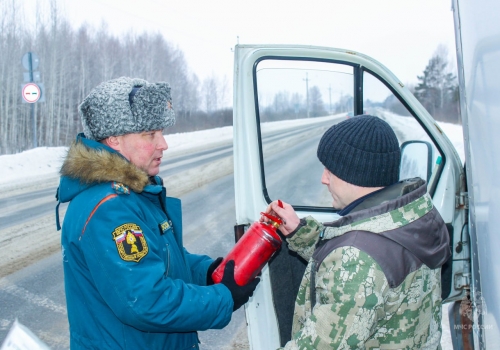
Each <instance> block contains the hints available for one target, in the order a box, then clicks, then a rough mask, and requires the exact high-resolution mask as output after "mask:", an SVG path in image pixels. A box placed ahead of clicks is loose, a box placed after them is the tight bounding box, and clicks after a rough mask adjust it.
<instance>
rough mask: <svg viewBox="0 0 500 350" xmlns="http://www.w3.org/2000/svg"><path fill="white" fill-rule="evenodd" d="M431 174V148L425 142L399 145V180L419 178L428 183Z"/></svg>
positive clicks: (408, 142) (409, 142) (413, 141)
mask: <svg viewBox="0 0 500 350" xmlns="http://www.w3.org/2000/svg"><path fill="white" fill-rule="evenodd" d="M431 172H432V146H431V144H430V143H429V142H427V141H416V140H412V141H406V142H403V144H402V145H401V165H400V168H399V179H400V180H404V179H409V178H413V177H420V178H421V179H423V180H425V181H427V183H428V182H429V179H430V177H431Z"/></svg>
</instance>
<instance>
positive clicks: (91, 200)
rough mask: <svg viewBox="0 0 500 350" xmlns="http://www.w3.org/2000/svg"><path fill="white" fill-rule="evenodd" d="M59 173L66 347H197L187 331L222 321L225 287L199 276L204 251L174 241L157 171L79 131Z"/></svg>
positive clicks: (174, 208) (173, 213) (177, 215)
mask: <svg viewBox="0 0 500 350" xmlns="http://www.w3.org/2000/svg"><path fill="white" fill-rule="evenodd" d="M61 175H62V176H61V181H60V185H59V189H58V199H59V201H60V203H64V202H70V203H69V206H68V209H67V212H66V215H65V218H64V224H63V227H62V254H63V264H64V280H65V289H66V300H67V308H68V318H69V325H70V338H71V339H70V342H71V344H70V346H71V349H100V350H104V349H113V350H114V349H134V350H137V349H193V348H194V349H197V348H198V343H199V341H198V336H197V332H196V331H198V330H206V329H211V328H223V327H224V326H226V325H227V324H228V323H229V321H230V320H231V314H232V311H233V300H232V298H231V293H230V292H229V290H228V289H227V288H226V287H225V286H224V285H222V284H217V285H211V286H207V285H206V283H207V281H206V278H207V270H208V267H209V265H210V264H211V263H212V261H213V260H212V259H211V258H209V257H208V256H203V255H195V254H190V253H189V252H187V251H186V249H185V248H184V247H183V244H182V215H181V204H180V200H178V199H176V198H167V197H166V191H165V188H164V187H163V186H162V184H161V179H160V178H159V177H155V178H154V179H153V181H152V179H149V178H148V176H147V174H146V173H145V172H143V171H142V170H139V169H138V168H137V167H135V166H134V165H133V164H131V163H130V162H128V161H127V160H126V159H125V158H124V157H122V156H121V155H120V154H119V153H117V152H115V151H114V150H112V149H111V148H109V147H107V146H105V145H102V144H100V143H98V142H95V141H91V140H89V139H86V138H85V137H84V136H83V135H82V134H80V135H79V136H78V138H77V140H76V142H75V143H74V144H73V145H72V146H71V147H70V149H69V152H68V156H67V158H66V160H65V162H64V164H63V167H62V169H61ZM151 182H153V184H151ZM155 182H156V184H155Z"/></svg>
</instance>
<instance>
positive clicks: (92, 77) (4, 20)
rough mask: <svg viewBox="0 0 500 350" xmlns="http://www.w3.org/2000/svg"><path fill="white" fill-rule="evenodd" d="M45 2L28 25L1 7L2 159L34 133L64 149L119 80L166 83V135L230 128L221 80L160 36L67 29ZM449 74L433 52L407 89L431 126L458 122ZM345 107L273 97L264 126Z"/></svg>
mask: <svg viewBox="0 0 500 350" xmlns="http://www.w3.org/2000/svg"><path fill="white" fill-rule="evenodd" d="M44 3H45V5H46V6H47V7H46V8H43V7H40V8H38V9H37V14H36V21H35V24H32V23H28V22H27V21H25V20H24V16H23V6H22V2H21V1H17V0H12V1H0V11H1V13H0V81H1V82H2V84H0V154H11V153H18V152H21V151H24V150H27V149H30V148H32V147H33V146H34V145H33V139H34V134H35V133H36V141H37V146H47V147H55V146H67V145H69V144H70V143H71V141H73V140H74V139H75V136H76V134H77V133H78V132H80V131H81V122H80V119H79V116H78V112H77V107H78V104H79V103H81V101H82V100H83V98H84V97H85V96H86V95H87V94H88V93H89V92H90V90H91V89H92V88H93V87H95V86H97V85H98V84H99V83H101V82H102V81H105V80H109V79H113V78H117V77H120V76H133V77H138V78H142V79H145V80H147V81H167V82H169V83H170V84H171V86H172V90H173V94H172V97H173V104H174V109H175V111H176V116H177V118H176V124H175V125H174V126H173V127H171V128H169V129H168V130H167V132H168V133H177V132H186V131H195V130H202V129H207V128H213V127H220V126H226V125H231V124H232V109H231V108H230V107H227V105H228V104H227V101H226V99H227V95H228V83H227V81H226V80H225V79H218V78H217V77H216V76H214V75H212V76H211V77H209V78H206V79H204V81H202V82H200V80H199V78H198V77H197V76H196V75H195V74H194V73H192V72H191V71H190V69H189V67H188V65H187V62H186V59H185V57H184V53H183V52H182V51H181V50H180V49H179V48H177V47H174V46H173V45H172V44H170V43H169V42H168V41H167V40H166V39H165V37H164V36H163V35H162V34H160V33H141V34H136V33H134V32H129V33H125V34H123V35H121V36H120V37H116V36H113V35H110V34H109V30H108V28H107V25H106V24H105V23H103V24H102V25H101V26H100V27H99V28H94V27H92V26H89V25H83V26H81V27H79V28H73V27H72V26H71V25H70V23H69V22H68V20H66V19H65V18H64V16H63V15H62V14H61V13H60V12H59V11H58V6H57V0H48V2H47V1H46V2H44ZM27 52H35V53H36V55H37V56H38V57H39V59H40V63H39V67H38V71H39V73H40V80H39V83H42V84H43V87H44V90H43V97H44V102H38V103H36V108H35V110H34V112H35V113H34V118H33V116H32V109H31V108H32V106H31V104H28V103H23V101H22V97H21V89H22V85H23V83H24V82H25V80H24V73H26V70H25V68H24V67H23V66H22V64H21V58H22V57H23V55H24V54H26V53H27ZM447 67H448V61H447V58H446V55H445V53H444V51H443V50H442V49H441V50H438V52H437V53H436V54H435V55H434V56H433V57H432V58H431V60H430V61H429V64H428V66H427V67H426V69H425V71H424V72H423V75H422V76H418V79H419V84H418V85H417V86H415V87H411V90H412V91H413V92H414V94H415V96H416V97H417V99H419V100H420V102H421V103H422V104H423V105H424V106H425V107H426V108H427V110H428V111H429V112H430V113H431V115H433V116H434V117H435V118H436V119H438V120H442V121H448V122H459V119H458V118H459V117H458V116H459V112H458V106H459V103H458V86H457V82H456V76H455V75H454V74H452V73H450V72H449V69H448V68H447ZM349 99H350V100H349ZM306 100H307V101H308V102H307V108H306V107H304V106H305V105H306V104H305V101H306ZM283 101H290V103H289V106H288V107H287V108H286V110H284V109H283V110H280V109H279V108H278V106H282V105H284V102H283ZM385 104H386V106H385V107H387V108H389V109H391V108H392V109H397V108H398V107H399V106H398V104H394V103H393V101H386V102H385ZM349 105H352V96H349V95H346V96H344V97H343V100H342V101H338V102H337V103H336V104H335V105H334V106H333V110H332V106H330V108H327V107H325V103H324V102H323V99H322V96H321V92H320V90H319V89H318V87H315V86H313V87H311V88H310V89H309V90H308V96H307V99H306V98H305V97H304V96H300V95H297V94H296V95H294V96H288V95H287V94H286V92H284V93H282V95H277V96H276V97H275V104H274V106H270V107H269V108H268V110H267V112H268V114H269V115H268V116H269V117H270V118H269V120H275V119H281V117H280V115H283V114H287V115H288V116H290V114H293V115H294V116H295V117H297V118H299V117H316V116H321V115H325V114H328V113H335V112H337V113H338V112H347V109H348V107H346V106H349ZM271 107H272V108H271ZM33 119H34V120H33ZM33 125H35V127H36V131H35V130H34V128H33Z"/></svg>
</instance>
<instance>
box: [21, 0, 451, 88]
mask: <svg viewBox="0 0 500 350" xmlns="http://www.w3.org/2000/svg"><path fill="white" fill-rule="evenodd" d="M37 1H44V0H23V3H25V4H26V5H27V6H26V7H25V8H27V7H28V8H29V7H30V6H29V4H35V3H36V2H37ZM45 1H47V0H45ZM57 1H59V3H60V9H61V10H62V11H63V14H64V15H65V17H66V18H68V19H69V20H70V21H71V22H73V23H74V24H75V26H79V25H80V24H82V23H83V22H84V21H87V22H88V23H90V24H92V25H94V26H98V25H99V24H100V23H101V21H103V20H104V21H106V22H107V23H108V25H109V28H110V30H111V31H112V32H113V33H115V34H117V35H118V34H120V33H122V32H124V31H128V30H134V31H135V32H138V33H140V32H143V31H155V32H156V31H160V32H162V33H163V34H164V36H165V38H166V40H167V41H169V42H171V43H173V44H174V45H176V46H178V48H180V49H181V50H182V51H183V52H184V53H185V56H186V59H187V62H188V65H189V67H190V68H191V69H192V70H193V72H194V73H196V74H197V75H198V77H199V78H200V79H203V78H205V77H208V76H210V75H212V73H213V74H215V75H216V76H218V77H219V78H222V77H224V76H226V77H227V79H228V80H229V81H232V80H231V79H232V71H233V53H232V51H231V49H232V48H233V47H234V45H235V44H236V43H237V42H238V41H239V43H241V44H273V43H276V44H278V43H279V44H306V45H320V46H330V47H337V48H344V49H349V50H354V51H359V52H361V53H364V54H367V55H369V56H371V57H373V58H375V59H376V60H378V61H379V62H381V63H382V64H384V65H386V66H387V67H388V68H389V69H390V70H392V71H393V73H395V75H396V76H397V77H398V78H399V79H400V80H401V81H402V82H403V83H416V82H417V75H421V74H422V72H423V71H424V69H425V66H426V65H427V63H428V61H429V59H430V58H431V56H432V55H433V54H434V52H435V51H436V49H437V47H438V45H439V44H443V45H445V46H446V47H447V48H448V50H449V53H450V60H452V61H453V62H454V61H455V56H454V51H455V46H454V39H455V38H454V25H453V11H452V10H451V0H347V1H346V0H308V1H304V0H302V1H299V0H251V1H250V0H246V1H242V0H211V1H207V0H85V1H77V0H57ZM33 7H34V5H33ZM238 38H239V39H238Z"/></svg>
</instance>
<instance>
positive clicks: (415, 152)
mask: <svg viewBox="0 0 500 350" xmlns="http://www.w3.org/2000/svg"><path fill="white" fill-rule="evenodd" d="M363 108H364V110H365V111H366V113H368V114H371V115H375V116H377V117H379V118H382V119H384V120H385V121H386V122H387V123H389V124H390V125H391V127H392V128H393V130H394V131H395V133H396V136H397V137H398V140H399V144H400V145H401V146H402V159H401V160H402V162H401V163H402V165H401V171H400V179H407V178H412V177H416V176H419V177H421V178H422V179H424V180H426V181H427V182H428V183H429V184H430V186H428V188H429V190H430V189H432V188H433V187H435V182H436V181H434V179H436V175H437V173H438V172H439V170H440V169H441V168H442V166H443V165H444V159H442V158H443V156H442V154H441V152H440V151H439V149H438V148H437V147H436V144H435V143H434V141H433V140H432V139H431V138H430V137H429V135H428V134H427V132H426V131H425V129H424V128H423V127H422V126H421V125H420V123H419V122H418V121H417V119H415V118H414V117H413V115H412V113H411V112H410V111H409V110H408V108H407V107H406V106H405V105H404V104H403V103H401V101H400V100H399V99H398V97H397V96H396V95H395V94H394V93H393V92H392V91H391V90H390V89H389V88H388V87H387V86H386V85H385V84H384V83H382V81H381V80H379V79H378V78H377V77H375V76H374V75H372V74H370V73H369V72H367V71H364V72H363ZM431 193H432V192H431Z"/></svg>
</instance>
